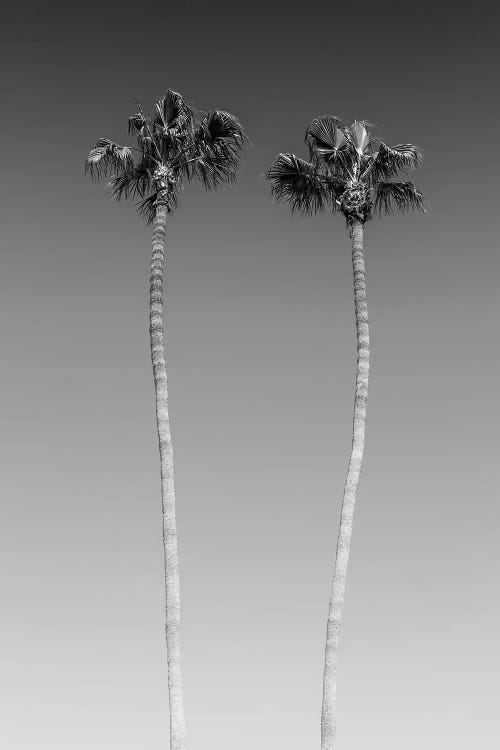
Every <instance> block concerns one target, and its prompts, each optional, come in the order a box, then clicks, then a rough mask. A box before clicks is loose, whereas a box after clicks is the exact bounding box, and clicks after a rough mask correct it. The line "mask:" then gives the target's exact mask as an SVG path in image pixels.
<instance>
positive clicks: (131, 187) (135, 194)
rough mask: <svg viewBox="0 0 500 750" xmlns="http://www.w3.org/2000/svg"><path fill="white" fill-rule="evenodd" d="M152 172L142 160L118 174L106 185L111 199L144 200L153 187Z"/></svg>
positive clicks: (145, 161)
mask: <svg viewBox="0 0 500 750" xmlns="http://www.w3.org/2000/svg"><path fill="white" fill-rule="evenodd" d="M153 171H154V170H153V169H152V168H151V166H150V165H148V162H147V160H145V159H143V160H142V161H140V162H139V163H138V164H135V165H134V167H133V168H132V169H129V170H128V171H124V172H120V174H118V175H117V176H116V177H115V178H114V179H112V180H111V182H110V183H109V184H108V187H109V188H110V190H111V197H112V199H113V200H121V199H122V198H125V199H127V198H133V199H136V198H144V196H145V195H146V193H147V192H149V191H150V190H151V188H152V186H153V182H154V180H153Z"/></svg>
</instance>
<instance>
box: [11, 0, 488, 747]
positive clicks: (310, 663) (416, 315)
mask: <svg viewBox="0 0 500 750" xmlns="http://www.w3.org/2000/svg"><path fill="white" fill-rule="evenodd" d="M10 5H11V7H10V8H8V9H7V10H4V11H3V13H2V32H1V55H2V57H3V61H2V65H1V76H2V81H1V96H2V106H3V115H2V130H3V141H2V142H3V155H2V172H3V176H2V180H0V190H1V191H2V195H1V202H2V206H3V212H2V214H3V218H2V228H1V232H0V235H1V244H2V252H1V272H0V285H1V289H0V305H1V310H0V326H1V339H0V340H1V342H2V359H3V362H4V368H3V387H2V388H1V392H0V415H1V429H0V447H1V458H2V471H1V474H0V479H1V483H2V492H1V498H2V500H1V502H2V505H1V509H2V523H1V531H0V556H1V565H0V571H1V572H0V575H1V578H2V596H1V598H0V610H1V615H0V616H1V622H2V638H1V639H0V649H1V653H2V670H1V674H2V676H1V678H0V705H1V709H0V713H1V714H2V718H1V721H0V744H3V745H4V746H5V747H8V748H9V750H32V749H34V748H36V750H68V748H71V750H84V749H85V750H88V748H90V747H92V748H93V750H113V749H115V748H116V750H118V748H119V749H120V750H137V748H141V749H142V748H144V749H145V750H164V749H165V748H167V746H168V713H167V711H168V709H167V683H166V666H165V645H164V630H163V568H162V566H163V560H162V545H161V516H160V490H159V461H158V455H157V442H156V434H155V423H154V399H153V382H152V375H151V370H150V361H149V345H148V334H147V328H148V322H147V301H148V300H147V295H148V270H149V254H150V233H149V230H148V229H147V228H146V227H145V225H144V224H143V223H142V221H141V219H140V218H139V217H138V216H137V215H136V213H135V211H134V207H133V206H132V205H125V204H124V205H121V204H113V203H111V202H110V201H109V195H108V194H107V193H106V191H105V190H104V185H101V184H97V185H96V184H92V183H91V182H90V180H88V178H86V177H85V176H84V173H83V158H84V156H85V154H86V153H87V152H88V150H89V148H90V147H91V146H92V145H93V143H94V142H95V140H96V139H97V138H98V137H100V136H107V137H110V138H113V139H116V140H117V141H125V142H128V141H127V135H126V123H127V117H128V116H129V115H130V114H133V113H134V112H135V111H136V109H137V108H136V105H135V102H134V97H135V96H137V97H139V98H140V99H141V101H142V102H143V103H144V106H145V107H146V108H148V109H150V108H152V106H153V103H154V101H155V100H156V99H158V98H159V97H160V96H161V95H162V94H163V93H164V91H165V90H166V89H167V88H168V87H171V88H174V89H176V90H178V91H181V92H182V93H183V94H184V95H185V96H186V97H187V98H188V99H190V101H192V102H193V104H194V105H195V106H196V107H198V108H200V109H208V108H210V107H220V108H225V109H229V110H231V111H233V112H235V113H236V114H238V115H239V116H240V118H241V120H242V122H243V123H244V125H245V127H246V128H247V130H248V133H249V135H250V137H251V140H252V147H251V148H250V149H249V150H248V151H247V152H246V154H245V158H244V163H243V165H242V169H241V177H240V180H239V182H238V183H237V185H235V186H233V187H231V188H230V189H228V190H222V191H220V192H218V193H213V194H206V193H205V191H204V190H203V189H202V188H201V187H199V186H188V187H187V188H186V190H185V191H184V193H183V195H182V204H181V206H180V208H179V210H178V211H177V213H176V214H175V215H174V216H173V217H172V219H171V222H170V226H169V230H168V295H167V296H168V349H169V376H170V401H171V419H172V425H173V435H174V447H175V467H176V489H177V501H178V524H179V538H180V554H181V566H182V579H181V583H182V603H183V626H184V635H183V666H184V685H185V703H186V715H187V722H188V740H189V746H190V748H191V750H202V749H203V750H257V749H258V750H275V749H276V748H287V750H304V748H314V747H319V716H320V707H321V706H320V702H321V679H322V666H323V648H324V636H325V628H326V613H327V602H328V595H329V587H330V580H331V573H332V564H333V559H334V552H335V542H336V534H337V526H338V518H339V510H340V501H341V497H342V487H343V482H344V475H345V471H346V465H347V458H348V455H349V449H350V440H351V413H352V398H353V389H354V379H353V376H354V365H355V340H354V322H353V302H352V278H351V274H352V272H351V265H350V247H349V240H348V236H347V234H346V231H345V227H344V224H343V221H342V220H341V219H338V218H337V219H332V218H331V217H330V216H320V217H314V218H303V217H293V218H292V217H291V216H290V213H289V211H288V209H287V208H286V207H279V206H277V205H275V204H274V203H273V202H272V201H271V199H270V196H269V185H268V184H266V181H265V179H264V177H263V175H264V172H265V170H266V169H267V167H268V166H269V165H270V164H271V163H272V160H273V158H274V157H275V156H276V154H277V153H278V152H279V151H288V150H293V151H295V152H296V153H297V154H298V155H302V156H304V155H305V148H304V144H303V133H304V129H305V126H306V125H307V123H308V122H309V121H310V120H311V119H312V118H313V117H315V116H317V115H321V114H326V113H335V114H337V115H339V116H341V117H343V118H345V119H347V120H353V119H355V118H358V119H361V118H367V119H369V120H370V121H371V122H374V123H376V124H377V126H378V130H377V134H378V135H379V136H380V137H381V138H383V139H384V140H385V141H386V142H388V143H390V144H391V143H392V144H394V143H401V142H413V143H416V144H418V145H419V146H421V147H422V148H423V150H424V152H425V163H424V166H423V167H422V169H421V170H419V173H418V174H415V177H414V179H415V182H416V183H417V185H418V186H419V187H420V188H421V189H422V191H423V192H424V193H425V194H426V196H427V198H428V199H429V201H430V203H431V206H432V210H431V212H430V213H429V214H428V215H426V216H422V215H415V216H412V215H410V216H406V217H396V218H392V219H385V220H382V221H379V220H374V221H373V222H371V223H369V224H368V225H367V228H366V234H365V239H366V265H367V285H368V303H369V311H370V316H371V334H372V346H373V349H372V352H373V353H372V376H371V385H370V399H369V407H368V425H367V443H366V454H365V455H366V461H365V466H364V470H363V475H362V480H361V485H360V491H359V504H358V509H357V515H356V519H355V529H354V539H353V547H352V556H351V561H352V562H351V567H350V571H349V579H348V591H347V598H346V609H345V621H344V630H343V634H342V642H341V656H340V670H339V678H338V680H339V682H338V709H339V726H338V746H339V750H366V748H370V750H402V749H403V750H421V749H422V748H423V747H425V749H426V750H443V749H444V750H447V749H448V748H450V749H451V748H453V750H466V749H467V750H470V748H472V747H474V748H481V750H493V748H494V747H495V748H496V747H497V741H498V736H499V733H500V718H499V715H498V671H499V668H500V653H499V646H498V631H499V628H500V602H499V597H498V580H499V572H500V571H499V555H498V535H499V509H498V481H497V472H496V469H497V464H498V444H499V434H498V422H497V419H498V404H497V399H496V397H495V396H494V388H495V387H496V384H497V383H498V379H499V375H500V373H499V369H500V368H499V364H500V353H499V349H498V330H497V321H498V317H499V312H500V311H499V302H498V285H499V281H500V260H499V256H498V249H497V248H498V240H497V228H496V221H495V220H496V215H497V212H498V208H497V206H496V205H494V204H496V195H497V193H498V187H497V185H496V181H497V179H498V178H497V175H496V174H495V173H494V171H493V170H492V168H491V153H492V152H493V153H494V158H495V160H496V159H497V151H498V145H497V132H498V115H499V111H498V110H499V104H498V96H497V86H498V81H497V78H496V77H495V76H496V71H495V66H496V64H497V63H498V59H497V57H496V55H497V53H496V50H495V37H496V35H497V30H498V17H495V16H494V11H493V8H494V7H495V6H494V5H493V3H492V4H491V5H487V4H486V3H480V2H479V3H477V2H476V3H470V4H467V5H466V4H456V3H453V4H452V3H449V4H448V3H438V2H432V3H426V2H423V3H422V2H421V3H418V4H417V3H404V2H400V3H397V4H396V3H388V2H378V3H372V4H363V3H362V2H358V3H353V4H352V6H350V7H349V8H347V9H346V8H345V5H340V4H334V3H325V2H316V3H314V4H312V3H308V4H306V3H304V4H300V5H299V4H297V3H290V2H287V3H276V2H275V3H257V2H253V3H248V4H246V5H241V4H238V3H235V2H231V3H229V2H227V3H218V2H214V3H198V2H196V3H192V2H184V3H181V2H177V3H169V2H163V3H152V2H149V1H146V2H144V1H143V2H141V3H139V2H136V3H131V2H121V3H111V2H99V3H95V2H86V3H84V4H83V3H82V4H80V5H73V4H71V3H60V2H51V3H48V4H47V3H42V2H33V1H32V0H27V1H26V2H24V3H11V4H10Z"/></svg>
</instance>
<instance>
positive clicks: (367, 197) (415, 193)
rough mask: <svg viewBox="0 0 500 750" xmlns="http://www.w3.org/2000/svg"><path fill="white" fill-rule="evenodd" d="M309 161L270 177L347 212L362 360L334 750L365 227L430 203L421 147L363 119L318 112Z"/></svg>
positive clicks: (332, 638)
mask: <svg viewBox="0 0 500 750" xmlns="http://www.w3.org/2000/svg"><path fill="white" fill-rule="evenodd" d="M305 141H306V143H307V145H308V147H309V155H310V161H304V160H303V159H300V158H298V157H297V156H295V155H294V154H289V153H288V154H280V155H279V156H278V158H277V160H276V163H275V164H274V166H273V167H272V168H271V169H270V170H269V172H268V177H269V179H270V180H271V183H272V192H273V195H274V197H275V198H276V199H277V200H278V201H280V202H288V203H289V204H290V206H291V209H292V212H299V213H305V214H313V213H316V212H319V211H323V210H325V209H330V210H332V211H333V212H334V213H336V212H340V213H342V214H343V215H344V217H345V220H346V222H347V227H348V229H349V231H350V236H351V241H352V267H353V276H354V311H355V318H356V338H357V365H356V389H355V396H354V420H353V436H352V450H351V456H350V460H349V467H348V471H347V479H346V482H345V486H344V496H343V501H342V511H341V518H340V528H339V534H338V539H337V552H336V557H335V568H334V573H333V583H332V589H331V595H330V605H329V612H328V623H327V634H326V648H325V668H324V675H323V706H322V712H321V747H322V750H333V748H334V746H335V730H336V692H337V658H338V645H339V634H340V626H341V620H342V612H343V608H344V596H345V585H346V574H347V565H348V561H349V552H350V547H351V535H352V522H353V515H354V505H355V502H356V495H357V490H358V483H359V476H360V472H361V464H362V460H363V451H364V444H365V422H366V405H367V397H368V370H369V354H370V339H369V330H368V309H367V305H366V284H365V263H364V255H363V229H364V224H365V222H366V221H368V220H369V219H371V218H372V214H373V212H377V213H378V214H379V215H380V214H381V213H386V214H390V213H392V212H393V211H396V210H397V211H403V212H404V211H408V210H410V209H417V210H418V209H420V210H424V202H423V196H422V194H421V193H420V192H419V190H417V188H416V187H415V185H414V184H413V183H412V182H396V181H394V180H393V178H396V177H397V176H398V175H400V174H401V173H403V174H406V173H408V172H409V171H411V170H412V169H414V168H416V167H418V166H419V164H420V162H421V160H422V156H421V153H420V151H419V150H418V149H417V148H416V147H415V146H412V145H410V144H404V145H399V146H392V147H390V146H386V144H385V143H382V142H380V141H376V140H375V138H374V137H373V134H372V131H371V126H370V125H369V123H367V122H366V121H364V120H362V121H359V122H354V123H353V124H352V125H349V126H347V125H346V124H344V123H343V122H342V121H341V120H339V119H338V118H337V117H334V116H324V117H318V118H316V119H315V120H313V122H312V123H311V124H310V125H309V127H308V128H307V130H306V135H305Z"/></svg>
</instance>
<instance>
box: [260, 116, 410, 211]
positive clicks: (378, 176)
mask: <svg viewBox="0 0 500 750" xmlns="http://www.w3.org/2000/svg"><path fill="white" fill-rule="evenodd" d="M305 142H306V144H307V147H308V151H309V161H305V160H303V159H300V158H298V157H297V156H295V155H294V154H291V153H285V154H279V155H278V157H277V159H276V162H275V163H274V165H273V166H272V167H271V168H270V169H269V170H268V173H267V176H268V179H269V180H270V181H271V190H272V194H273V196H274V197H275V198H276V200H277V201H279V202H282V203H284V202H286V203H289V205H290V208H291V210H292V212H294V213H306V214H312V213H316V212H318V211H323V210H325V209H327V208H329V209H330V210H332V211H334V212H335V211H341V212H342V213H343V214H344V216H345V218H346V220H347V222H348V223H350V222H352V221H353V220H354V219H357V220H360V221H363V222H364V221H367V220H368V219H370V218H371V217H372V213H373V212H374V211H376V212H378V213H379V214H381V213H387V214H391V213H393V212H395V211H408V210H425V208H424V198H423V196H422V194H421V192H420V191H419V190H418V189H417V188H416V187H415V185H414V184H413V183H412V182H409V181H395V180H394V178H397V177H400V176H401V175H407V174H408V173H409V172H410V171H412V170H413V169H415V168H417V167H418V166H419V165H420V164H421V162H422V154H421V152H420V150H419V149H418V148H417V147H416V146H413V145H411V144H407V143H406V144H401V145H397V146H387V145H386V144H385V143H383V142H381V141H378V140H377V139H375V138H374V136H373V125H371V124H370V123H369V122H367V121H366V120H359V121H355V122H353V123H352V124H351V125H346V124H345V123H343V122H342V120H341V119H340V118H338V117H335V116H334V115H325V116H322V117H317V118H316V119H314V120H313V121H312V122H311V124H310V125H309V126H308V127H307V129H306V132H305ZM354 195H356V196H361V198H359V200H358V202H357V205H354V206H353V196H354ZM354 203H356V201H354Z"/></svg>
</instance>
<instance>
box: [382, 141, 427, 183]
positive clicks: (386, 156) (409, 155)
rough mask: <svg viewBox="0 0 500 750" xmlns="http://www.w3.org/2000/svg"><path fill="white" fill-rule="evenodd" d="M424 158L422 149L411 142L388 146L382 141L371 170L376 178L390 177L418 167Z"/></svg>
mask: <svg viewBox="0 0 500 750" xmlns="http://www.w3.org/2000/svg"><path fill="white" fill-rule="evenodd" d="M422 158H423V157H422V153H421V151H420V150H419V149H418V148H417V146H412V144H411V143H403V144H400V145H398V146H386V144H385V143H380V145H379V148H378V151H377V153H376V155H375V159H374V162H373V166H372V168H371V170H370V171H371V172H372V174H373V176H374V178H379V179H382V180H383V179H389V178H391V177H396V176H397V175H398V174H400V173H404V174H407V173H408V172H411V170H412V169H416V168H417V167H419V166H420V164H421V163H422Z"/></svg>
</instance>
